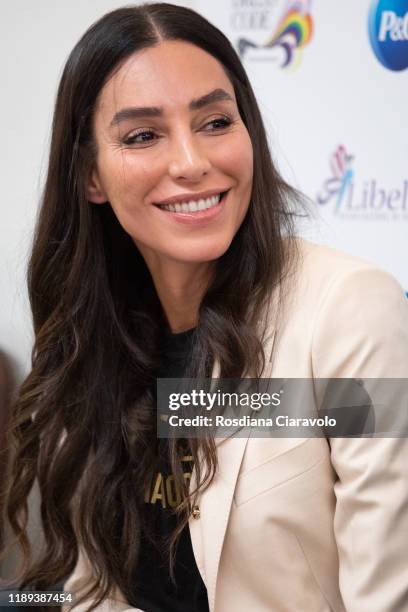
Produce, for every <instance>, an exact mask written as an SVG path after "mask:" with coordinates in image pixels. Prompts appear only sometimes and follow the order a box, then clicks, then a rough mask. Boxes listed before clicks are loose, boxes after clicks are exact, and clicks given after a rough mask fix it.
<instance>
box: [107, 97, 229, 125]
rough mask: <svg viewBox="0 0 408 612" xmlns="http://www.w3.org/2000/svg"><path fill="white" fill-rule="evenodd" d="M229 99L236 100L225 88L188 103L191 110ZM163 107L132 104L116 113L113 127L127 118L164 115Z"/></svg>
mask: <svg viewBox="0 0 408 612" xmlns="http://www.w3.org/2000/svg"><path fill="white" fill-rule="evenodd" d="M223 100H228V101H230V102H234V99H233V98H232V97H231V96H230V94H229V93H227V92H226V91H225V90H224V89H220V88H218V89H214V90H213V91H211V92H210V93H208V94H205V95H204V96H201V97H200V98H196V99H194V100H191V102H190V103H189V105H188V109H189V110H190V111H194V110H199V109H200V108H203V107H204V106H208V105H209V104H213V103H214V102H220V101H223ZM162 116H163V107H161V106H130V107H129V108H122V109H121V110H120V111H118V112H117V113H115V115H114V116H113V119H112V121H111V123H110V125H111V127H112V126H114V125H117V124H118V123H120V122H121V121H125V120H126V119H137V118H140V117H162Z"/></svg>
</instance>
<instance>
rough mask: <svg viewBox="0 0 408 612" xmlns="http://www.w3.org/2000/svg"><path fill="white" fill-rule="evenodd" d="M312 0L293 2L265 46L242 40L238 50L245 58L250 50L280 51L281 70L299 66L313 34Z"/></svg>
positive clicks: (239, 42)
mask: <svg viewBox="0 0 408 612" xmlns="http://www.w3.org/2000/svg"><path fill="white" fill-rule="evenodd" d="M310 5H311V0H292V1H290V2H288V6H287V8H286V10H285V11H284V12H283V15H282V16H281V18H280V19H279V21H278V24H277V27H276V29H275V32H274V33H273V35H272V37H271V38H270V39H269V40H268V41H267V42H266V43H264V44H262V45H257V44H255V43H253V42H251V41H249V40H248V39H245V38H240V39H239V41H238V50H239V53H240V55H241V56H243V55H244V54H245V52H246V50H247V49H248V48H250V47H251V48H256V49H277V48H278V49H280V50H281V51H283V54H284V55H283V61H282V63H281V68H287V67H289V66H294V65H299V63H300V59H301V55H302V51H303V49H304V47H305V46H306V45H307V44H309V42H310V40H311V38H312V34H313V20H312V16H311V13H310V8H311V6H310Z"/></svg>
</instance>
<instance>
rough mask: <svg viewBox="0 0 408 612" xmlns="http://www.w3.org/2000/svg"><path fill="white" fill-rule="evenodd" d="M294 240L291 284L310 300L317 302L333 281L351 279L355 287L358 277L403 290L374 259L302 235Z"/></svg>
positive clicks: (347, 280) (395, 289)
mask: <svg viewBox="0 0 408 612" xmlns="http://www.w3.org/2000/svg"><path fill="white" fill-rule="evenodd" d="M295 244H296V249H297V255H298V256H297V266H296V275H295V276H296V282H295V286H296V287H297V288H298V292H300V293H301V294H302V296H303V298H306V297H307V296H308V295H309V296H310V298H311V299H312V301H313V302H320V301H321V300H322V299H323V297H324V296H325V295H326V293H327V292H329V291H330V289H331V288H334V287H336V286H337V284H340V285H342V284H343V282H346V285H347V284H348V283H350V282H351V284H353V285H357V288H358V284H359V282H360V281H361V279H363V280H366V279H368V280H369V279H370V278H371V279H372V282H374V283H375V284H377V286H383V287H384V288H385V289H386V290H387V291H388V290H389V289H392V290H394V291H396V292H397V293H402V294H403V291H402V287H401V286H400V284H399V283H398V281H397V280H396V279H395V277H394V276H393V275H392V274H390V273H389V272H387V271H386V270H385V269H383V268H381V267H380V266H378V265H377V264H375V263H372V262H370V261H367V260H365V259H363V258H362V257H356V256H354V255H350V254H349V253H345V252H343V251H340V250H338V249H334V248H332V247H329V246H325V245H320V244H316V243H313V242H310V241H308V240H305V239H303V238H296V240H295ZM353 279H354V282H353ZM357 293H359V292H358V290H357Z"/></svg>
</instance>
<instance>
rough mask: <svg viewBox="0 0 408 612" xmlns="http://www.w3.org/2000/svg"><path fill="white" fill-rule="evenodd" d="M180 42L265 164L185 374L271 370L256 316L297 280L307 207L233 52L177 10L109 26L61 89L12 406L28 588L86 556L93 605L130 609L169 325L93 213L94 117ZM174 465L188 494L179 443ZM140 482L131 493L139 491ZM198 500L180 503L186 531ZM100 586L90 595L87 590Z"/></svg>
mask: <svg viewBox="0 0 408 612" xmlns="http://www.w3.org/2000/svg"><path fill="white" fill-rule="evenodd" d="M171 39H179V40H183V41H188V42H190V43H192V44H194V45H197V46H198V47H200V48H201V49H203V50H205V51H206V52H208V53H210V54H211V55H212V56H214V57H215V58H216V59H218V60H219V62H220V63H221V64H222V66H223V68H224V70H225V71H226V74H227V75H228V77H229V79H230V80H231V82H232V84H233V86H234V90H235V94H236V99H237V103H238V108H239V112H240V114H241V117H242V120H243V122H244V123H245V125H246V128H247V130H248V132H249V135H250V138H251V141H252V145H253V154H254V175H253V188H252V195H251V201H250V206H249V209H248V212H247V215H246V218H245V219H244V222H243V223H242V225H241V227H240V229H239V231H238V232H237V234H236V236H235V238H234V240H233V242H232V244H231V246H230V248H229V249H228V251H227V252H226V253H225V254H224V255H223V256H222V257H221V258H220V259H219V260H218V261H217V264H216V270H215V274H214V278H213V280H212V283H211V286H209V288H208V290H207V291H206V293H205V295H204V297H203V300H202V303H201V306H200V309H199V321H198V326H197V331H196V336H195V343H194V347H193V349H192V355H191V360H190V364H191V365H190V374H191V375H193V376H203V375H204V376H205V375H209V374H211V371H212V367H213V364H214V361H215V359H217V360H218V362H219V365H220V375H221V376H222V377H225V378H229V377H231V378H238V377H240V376H243V375H244V374H246V373H248V372H249V371H251V372H252V373H253V375H260V374H261V372H262V371H263V369H264V367H265V355H264V352H263V348H262V339H263V333H264V332H262V330H260V328H259V313H260V312H262V311H263V309H264V308H265V306H266V305H267V303H268V300H269V298H270V296H271V295H272V294H273V292H274V290H275V289H276V288H278V287H279V286H280V284H281V282H282V279H283V277H284V275H285V274H286V273H287V270H288V263H289V257H288V254H289V253H290V252H291V251H290V249H288V248H287V247H286V246H285V245H287V244H289V242H288V241H290V237H291V236H292V235H293V214H292V211H293V204H294V203H295V202H297V201H299V194H298V192H297V191H296V190H294V189H293V188H291V187H290V186H288V185H287V184H286V183H285V182H284V180H283V179H282V178H281V177H280V175H279V173H278V172H277V170H276V169H275V167H274V165H273V163H272V160H271V155H270V151H269V148H268V143H267V136H266V133H265V129H264V126H263V122H262V118H261V114H260V111H259V108H258V105H257V102H256V99H255V96H254V93H253V90H252V88H251V85H250V83H249V80H248V77H247V75H246V73H245V70H244V68H243V66H242V64H241V62H240V60H239V57H238V55H237V54H236V52H235V50H234V49H233V47H232V46H231V44H230V42H229V41H228V39H227V38H226V37H225V36H224V35H223V34H222V33H221V32H220V30H218V29H217V28H216V27H214V26H213V25H212V24H211V23H209V22H208V21H206V19H204V18H203V17H202V16H200V15H199V14H198V13H196V12H195V11H193V10H190V9H187V8H183V7H180V6H175V5H172V4H167V3H157V4H143V5H140V6H136V7H130V8H122V9H118V10H115V11H113V12H110V13H108V14H107V15H105V16H104V17H102V18H101V19H100V20H99V21H97V22H96V23H95V24H94V25H92V26H91V27H90V29H89V30H88V31H87V32H86V33H85V34H84V36H83V37H82V38H81V40H80V41H79V42H78V44H77V45H76V46H75V48H74V49H73V51H72V52H71V54H70V56H69V58H68V60H67V63H66V66H65V69H64V71H63V75H62V78H61V82H60V85H59V90H58V95H57V100H56V106H55V113H54V120H53V127H52V142H51V150H50V157H49V166H48V175H47V180H46V184H45V189H44V193H43V198H42V203H41V208H40V213H39V218H38V222H37V227H36V231H35V237H34V244H33V249H32V255H31V259H30V263H29V270H28V287H29V296H30V302H31V308H32V313H33V322H34V331H35V344H34V348H33V353H32V370H31V372H30V373H29V375H28V376H27V378H26V379H25V381H24V383H23V384H22V386H21V388H20V391H19V396H18V398H17V401H16V402H15V405H14V411H13V424H12V430H11V434H10V445H11V446H12V459H11V461H10V478H9V480H8V484H7V487H6V491H5V494H6V495H7V496H8V501H7V517H8V520H9V523H10V525H11V527H12V529H13V532H14V534H15V537H16V540H17V542H18V543H19V544H20V546H21V548H22V551H23V553H24V555H23V557H24V559H25V564H24V566H23V568H22V570H21V574H20V575H21V584H22V585H23V586H34V587H35V588H37V589H46V588H47V587H50V586H51V585H54V584H56V583H58V582H60V581H61V580H64V579H65V578H66V577H67V576H68V575H69V574H70V573H72V571H73V569H74V566H75V563H76V561H77V558H78V544H79V545H80V546H81V547H82V549H83V550H84V551H85V553H86V555H87V556H88V558H89V559H90V561H91V565H92V567H93V568H94V574H95V584H92V585H90V589H89V591H88V593H87V594H86V595H87V596H89V595H91V596H96V603H100V602H101V601H102V600H103V599H104V598H105V597H106V596H107V594H108V592H109V591H110V589H111V587H112V586H113V585H117V586H118V587H119V588H120V589H121V591H122V592H123V593H124V595H125V596H126V597H128V599H129V600H130V599H131V593H132V575H133V572H134V568H135V566H136V564H137V559H138V550H139V542H140V508H141V500H140V497H141V496H140V491H141V490H144V487H145V485H146V483H147V482H149V481H150V479H151V477H152V470H153V469H154V466H155V462H154V453H155V440H156V430H155V408H154V402H153V396H152V388H153V385H154V383H155V371H156V368H157V366H158V364H159V361H160V355H159V347H160V343H161V339H162V335H163V330H164V328H165V326H166V322H165V317H164V314H163V311H162V308H161V305H160V303H159V300H158V297H157V294H156V292H155V290H154V286H153V283H152V279H151V277H150V274H149V272H148V270H147V267H146V265H145V262H144V260H143V258H142V257H141V255H140V253H139V252H138V250H137V248H136V247H135V246H134V243H133V242H132V240H131V238H130V237H129V236H128V234H127V233H126V232H125V231H124V230H123V229H122V227H121V226H120V224H119V222H118V221H117V219H116V217H115V215H114V213H113V211H112V209H111V207H110V205H109V204H108V203H107V204H106V205H103V206H95V205H91V204H90V203H89V202H88V201H87V199H86V191H85V183H86V178H87V176H88V173H89V169H90V167H91V164H92V161H93V156H94V154H95V145H94V140H93V134H92V128H91V124H92V116H93V111H94V108H95V101H96V99H97V96H98V94H99V93H100V91H101V89H102V87H103V85H104V83H105V82H106V81H107V79H108V78H109V76H110V75H111V74H112V73H113V71H114V70H115V69H117V68H118V67H119V66H120V65H121V64H122V63H123V62H124V61H125V60H126V59H127V58H128V57H129V56H130V55H131V54H133V53H134V52H136V51H139V50H140V49H143V48H146V47H151V46H153V45H157V44H158V43H160V41H162V40H171ZM190 451H191V454H192V456H193V459H194V465H195V469H196V475H197V482H198V487H197V490H198V489H200V490H202V489H204V488H205V487H207V486H208V485H209V484H210V482H211V480H212V478H213V476H214V473H215V470H216V468H217V454H216V446H215V443H214V440H213V439H206V440H191V441H190ZM170 458H171V462H172V467H173V470H174V472H175V475H176V479H177V482H178V484H179V486H180V488H181V489H182V490H183V489H185V485H184V482H185V481H184V479H183V477H182V469H181V466H180V461H179V455H178V446H177V440H173V441H171V443H170ZM36 479H37V480H38V484H39V489H40V493H41V507H40V511H41V521H42V525H43V528H44V537H45V547H44V550H43V551H42V552H41V554H40V555H37V558H36V559H34V560H31V558H30V554H31V553H30V544H29V540H28V537H27V518H28V510H27V498H28V495H29V493H30V490H31V489H32V487H33V484H34V482H35V480H36ZM130 483H131V484H130ZM197 490H195V491H191V490H190V491H188V490H184V493H185V499H184V501H183V502H182V503H181V504H180V506H179V508H178V513H179V518H180V521H179V527H178V529H177V531H176V532H175V533H174V538H173V540H172V542H171V547H174V546H175V543H176V540H177V537H178V534H179V533H180V532H181V529H182V528H183V527H184V526H185V525H186V523H187V521H188V518H189V509H190V507H191V503H192V502H193V500H194V496H195V495H196V494H197ZM91 587H92V588H91Z"/></svg>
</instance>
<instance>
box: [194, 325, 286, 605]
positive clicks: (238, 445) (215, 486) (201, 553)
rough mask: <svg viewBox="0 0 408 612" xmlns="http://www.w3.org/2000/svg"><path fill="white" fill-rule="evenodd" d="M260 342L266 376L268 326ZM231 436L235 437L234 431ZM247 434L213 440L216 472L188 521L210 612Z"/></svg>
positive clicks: (269, 342) (269, 343)
mask: <svg viewBox="0 0 408 612" xmlns="http://www.w3.org/2000/svg"><path fill="white" fill-rule="evenodd" d="M263 340H264V351H265V369H264V372H263V374H262V376H263V377H270V376H271V368H272V363H271V360H272V354H273V347H274V343H275V329H274V328H273V327H272V326H269V330H268V334H267V335H266V337H264V339H263ZM219 370H220V368H219V364H218V362H217V361H216V362H215V365H214V369H213V373H212V378H218V377H219ZM238 429H239V428H238ZM234 433H235V434H237V433H238V430H237V431H236V432H234ZM250 433H251V429H250V428H245V429H244V430H243V431H242V433H241V436H240V437H237V436H236V435H233V436H230V437H227V438H215V444H216V447H217V457H218V470H217V473H216V475H215V476H214V479H213V481H212V483H211V484H210V486H209V487H208V488H207V489H205V490H204V491H203V492H201V493H199V496H198V498H197V505H198V509H196V512H195V513H193V514H192V516H191V517H190V520H189V528H190V535H191V543H192V546H193V551H194V556H195V559H196V563H197V566H198V569H199V571H200V572H201V575H202V578H203V580H204V583H205V585H206V587H207V595H208V603H209V607H210V611H211V612H213V611H214V606H215V594H216V586H217V575H218V567H219V564H220V559H221V551H222V546H223V543H224V538H225V532H226V529H227V525H228V519H229V515H230V512H231V505H232V500H233V498H234V492H235V485H236V482H237V478H238V475H239V471H240V468H241V463H242V459H243V457H244V453H245V449H246V446H247V443H248V438H249V436H250ZM195 486H196V474H195V470H194V469H193V472H192V475H191V490H194V488H195ZM197 510H198V512H197ZM194 516H195V518H194Z"/></svg>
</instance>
